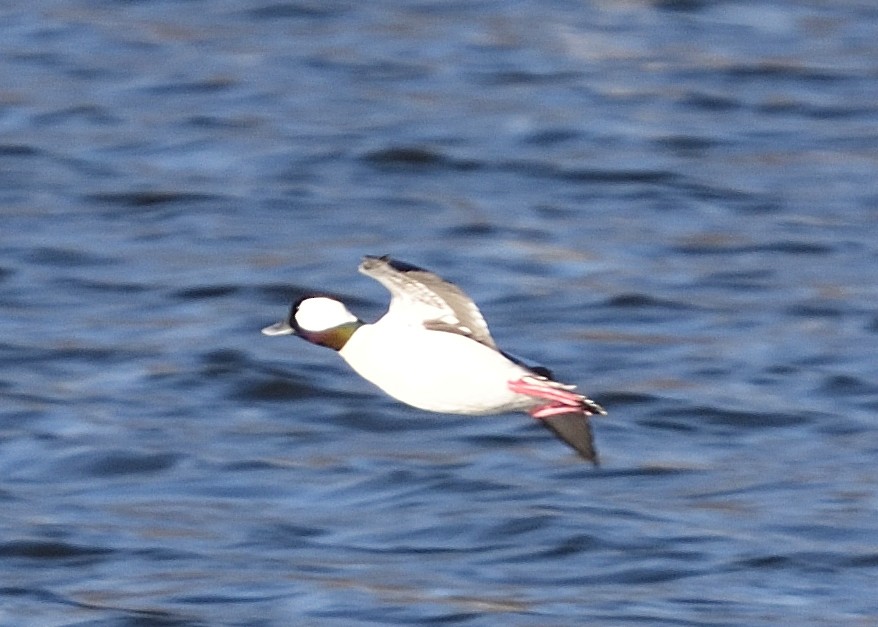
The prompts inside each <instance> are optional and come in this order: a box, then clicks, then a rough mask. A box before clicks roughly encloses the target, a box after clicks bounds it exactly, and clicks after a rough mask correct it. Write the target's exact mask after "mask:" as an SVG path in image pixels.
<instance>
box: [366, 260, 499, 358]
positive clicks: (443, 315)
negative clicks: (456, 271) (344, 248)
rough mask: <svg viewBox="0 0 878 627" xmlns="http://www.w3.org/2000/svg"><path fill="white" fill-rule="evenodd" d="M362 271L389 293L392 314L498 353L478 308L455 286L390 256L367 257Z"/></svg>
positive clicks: (389, 312)
mask: <svg viewBox="0 0 878 627" xmlns="http://www.w3.org/2000/svg"><path fill="white" fill-rule="evenodd" d="M359 270H360V272H361V273H363V274H365V275H366V276H368V277H372V278H373V279H375V280H376V281H378V282H379V283H381V285H383V286H384V287H386V288H387V289H388V290H389V291H390V296H391V299H390V309H389V311H388V314H389V315H392V316H394V317H400V318H404V319H406V320H408V321H409V322H410V323H411V324H422V325H424V327H426V328H428V329H432V330H434V331H446V332H448V333H457V334H458V335H465V336H467V337H470V338H472V339H474V340H475V341H477V342H479V343H481V344H484V345H485V346H488V347H490V348H493V349H495V350H497V345H496V344H494V339H493V338H492V337H491V332H490V331H488V324H487V323H486V322H485V318H484V317H483V316H482V313H481V312H480V311H479V308H478V307H477V306H476V304H475V303H474V302H473V301H472V299H471V298H470V297H469V296H467V295H466V294H465V293H464V292H463V290H461V289H460V288H459V287H457V286H456V285H452V284H451V283H449V282H448V281H446V280H444V279H442V278H441V277H439V276H437V275H435V274H433V273H432V272H428V271H427V270H423V269H421V268H418V267H417V266H413V265H411V264H408V263H405V262H402V261H397V260H395V259H391V258H390V257H387V256H384V257H371V256H366V257H365V258H364V259H363V261H362V263H360V268H359Z"/></svg>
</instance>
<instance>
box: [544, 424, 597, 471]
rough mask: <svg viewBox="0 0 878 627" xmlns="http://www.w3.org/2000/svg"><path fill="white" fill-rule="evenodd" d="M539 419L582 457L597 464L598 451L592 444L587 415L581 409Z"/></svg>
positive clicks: (592, 437) (592, 439)
mask: <svg viewBox="0 0 878 627" xmlns="http://www.w3.org/2000/svg"><path fill="white" fill-rule="evenodd" d="M540 421H541V422H542V423H543V424H544V425H545V426H546V427H547V428H549V429H550V430H551V431H552V432H553V433H554V434H555V435H556V436H557V437H558V439H559V440H562V441H563V442H565V443H566V444H568V445H569V446H570V447H572V448H573V449H574V450H575V451H576V452H577V453H579V455H580V456H581V457H582V458H584V459H587V460H588V461H590V462H591V463H592V464H594V465H595V466H597V465H598V452H597V449H595V446H594V436H593V435H592V432H591V421H589V419H588V416H586V415H585V414H583V413H582V412H581V411H574V412H568V413H563V414H556V415H554V416H547V417H545V418H540Z"/></svg>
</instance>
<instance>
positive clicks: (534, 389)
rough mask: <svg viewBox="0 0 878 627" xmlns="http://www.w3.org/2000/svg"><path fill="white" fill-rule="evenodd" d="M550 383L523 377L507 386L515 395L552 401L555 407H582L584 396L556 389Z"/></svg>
mask: <svg viewBox="0 0 878 627" xmlns="http://www.w3.org/2000/svg"><path fill="white" fill-rule="evenodd" d="M552 383H553V382H550V381H546V380H543V379H532V378H530V377H525V378H523V379H518V380H517V381H510V382H509V383H507V385H508V386H509V389H510V390H512V391H513V392H515V393H516V394H524V395H526V396H533V397H534V398H544V399H546V400H547V401H552V402H553V404H555V405H563V406H566V407H568V408H570V407H582V405H583V401H584V400H585V397H584V396H582V395H581V394H575V393H573V392H569V391H567V390H565V389H563V388H560V387H556V386H554V385H552Z"/></svg>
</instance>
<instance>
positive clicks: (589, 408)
mask: <svg viewBox="0 0 878 627" xmlns="http://www.w3.org/2000/svg"><path fill="white" fill-rule="evenodd" d="M359 271H360V272H361V273H362V274H365V275H366V276H369V277H372V278H373V279H375V280H376V281H378V282H379V283H381V284H382V285H383V286H384V287H386V288H387V289H388V290H389V291H390V295H391V300H390V307H389V308H388V311H387V313H386V314H384V316H382V317H381V318H380V319H379V320H377V321H376V322H374V323H371V324H368V323H365V322H363V321H362V320H360V319H359V318H357V317H356V316H355V315H354V314H352V313H351V312H350V311H348V309H347V307H345V306H344V305H343V304H342V303H340V302H339V301H337V300H335V299H333V298H329V297H327V296H309V297H306V298H303V299H301V300H299V301H297V302H296V303H294V304H293V306H292V308H291V309H290V314H289V316H288V317H287V319H286V320H282V321H281V322H278V323H277V324H273V325H271V326H269V327H266V328H264V329H262V333H264V334H265V335H298V336H299V337H301V338H303V339H305V340H307V341H309V342H311V343H313V344H318V345H320V346H327V347H329V348H332V349H335V350H336V351H338V354H339V355H341V357H342V359H344V360H345V361H346V362H347V363H348V364H349V365H350V366H351V367H352V368H353V369H354V370H355V371H356V372H357V373H358V374H359V375H360V376H362V377H363V378H364V379H366V380H367V381H370V382H371V383H373V384H374V385H376V386H377V387H379V388H381V389H382V390H383V391H384V392H386V393H387V394H389V395H390V396H392V397H393V398H395V399H397V400H399V401H402V402H403V403H406V404H408V405H412V406H413V407H417V408H420V409H424V410H426V411H432V412H439V413H447V414H466V415H473V416H478V415H486V414H499V413H504V412H509V411H526V412H528V413H529V414H530V415H531V416H533V417H534V418H536V419H538V420H539V421H540V423H542V424H543V425H545V426H546V427H548V428H549V429H551V430H552V431H553V432H554V433H555V434H556V435H557V436H558V437H559V438H560V439H561V440H563V441H564V442H566V443H567V444H569V445H570V446H571V447H573V448H574V449H575V450H576V452H577V453H579V454H580V455H581V456H582V457H584V458H585V459H587V460H589V461H591V462H593V463H595V464H597V452H596V451H595V447H594V440H593V437H592V433H591V425H590V424H589V420H588V418H589V416H592V415H595V414H597V415H601V416H604V415H606V413H607V412H606V411H604V408H603V407H601V406H600V405H598V404H597V403H595V402H594V401H593V400H591V399H589V398H588V397H586V396H583V395H581V394H577V393H575V392H574V391H573V390H574V389H575V386H573V385H566V384H564V383H559V382H558V381H555V380H553V379H552V375H551V373H550V372H549V371H548V370H546V369H545V368H539V367H532V366H527V365H525V364H524V363H523V362H521V361H520V360H518V359H516V358H514V357H512V356H510V355H508V354H507V353H504V352H503V351H501V350H500V349H498V348H497V345H496V344H495V343H494V339H493V338H492V337H491V333H490V332H489V331H488V325H487V323H486V322H485V319H484V317H482V314H481V312H480V311H479V308H478V307H477V306H476V304H475V303H474V302H473V301H472V299H471V298H470V297H469V296H467V295H466V294H465V293H464V292H463V291H462V290H461V289H460V288H458V287H457V286H456V285H453V284H451V283H449V282H447V281H445V280H444V279H442V278H440V277H439V276H437V275H435V274H433V273H432V272H428V271H426V270H422V269H421V268H418V267H416V266H413V265H411V264H407V263H404V262H401V261H397V260H394V259H391V258H390V257H387V256H384V257H371V256H367V257H365V258H364V259H363V262H362V263H361V264H360V267H359Z"/></svg>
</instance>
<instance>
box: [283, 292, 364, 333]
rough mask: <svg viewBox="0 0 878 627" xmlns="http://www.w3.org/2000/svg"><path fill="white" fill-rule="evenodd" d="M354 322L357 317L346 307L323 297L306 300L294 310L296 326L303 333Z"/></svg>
mask: <svg viewBox="0 0 878 627" xmlns="http://www.w3.org/2000/svg"><path fill="white" fill-rule="evenodd" d="M356 321H357V317H356V316H355V315H354V314H352V313H351V312H350V311H348V308H347V307H345V306H344V305H342V304H341V303H340V302H338V301H337V300H333V299H332V298H326V297H324V296H316V297H314V298H307V299H305V300H303V301H302V302H301V303H299V308H298V309H297V310H296V324H298V325H299V327H300V328H301V329H303V330H304V331H326V330H327V329H334V328H335V327H338V326H341V325H343V324H347V323H349V322H356Z"/></svg>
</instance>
